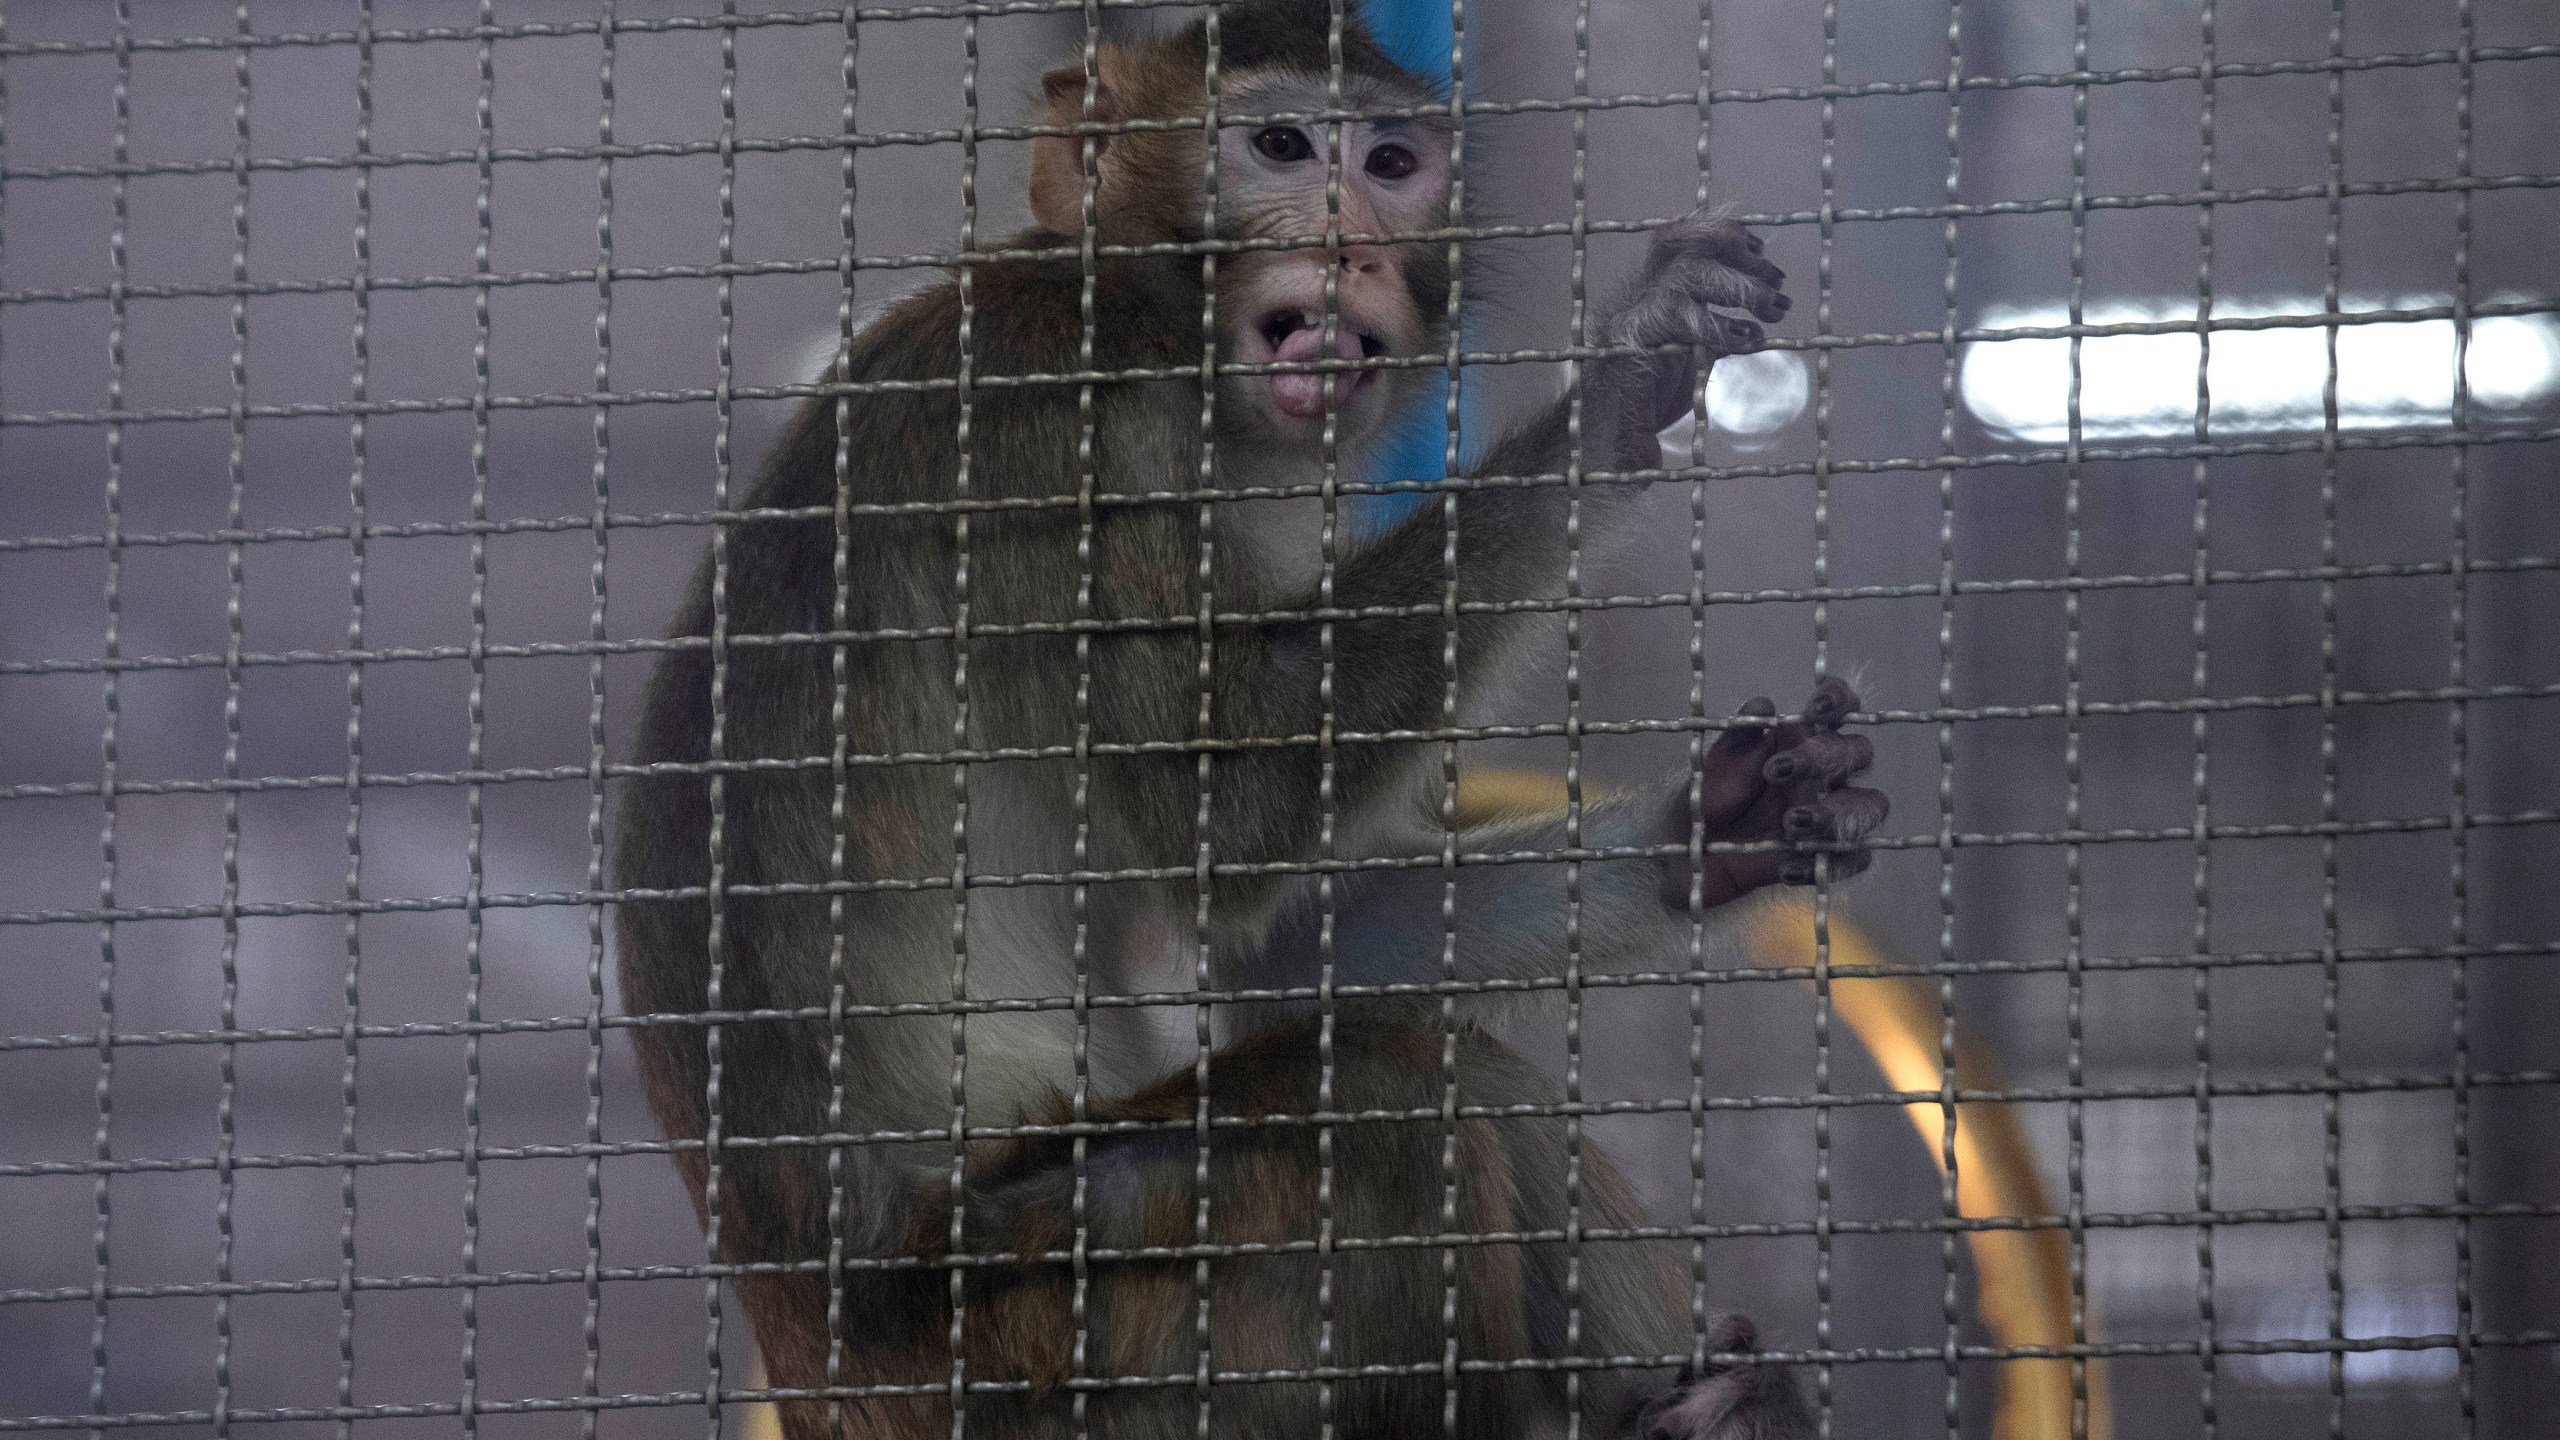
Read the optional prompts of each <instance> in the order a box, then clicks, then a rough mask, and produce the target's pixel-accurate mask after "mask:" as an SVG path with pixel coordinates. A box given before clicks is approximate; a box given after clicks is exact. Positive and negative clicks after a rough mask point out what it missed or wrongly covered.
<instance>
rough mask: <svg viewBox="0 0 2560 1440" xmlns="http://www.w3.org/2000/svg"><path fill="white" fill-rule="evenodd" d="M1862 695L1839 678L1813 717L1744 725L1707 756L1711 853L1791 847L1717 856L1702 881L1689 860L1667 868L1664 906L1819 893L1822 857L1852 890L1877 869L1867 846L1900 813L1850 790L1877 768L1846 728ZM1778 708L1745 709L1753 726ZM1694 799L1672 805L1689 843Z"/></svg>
mask: <svg viewBox="0 0 2560 1440" xmlns="http://www.w3.org/2000/svg"><path fill="white" fill-rule="evenodd" d="M1858 703H1859V702H1858V692H1856V691H1855V690H1852V689H1850V688H1849V687H1848V685H1847V684H1846V683H1844V682H1842V681H1840V680H1838V679H1836V678H1831V677H1825V678H1824V679H1823V681H1822V682H1821V683H1820V684H1818V685H1816V686H1815V687H1814V691H1813V698H1812V699H1811V700H1810V701H1808V702H1806V704H1805V707H1804V713H1803V714H1802V715H1801V716H1799V717H1797V718H1796V719H1793V720H1789V721H1786V722H1784V723H1782V724H1766V725H1763V724H1755V723H1744V724H1737V725H1735V726H1733V727H1732V728H1730V729H1728V730H1726V731H1725V732H1724V735H1723V736H1722V737H1721V738H1720V739H1718V740H1717V741H1716V743H1715V745H1714V746H1713V747H1712V748H1710V749H1709V750H1708V751H1707V757H1706V773H1705V777H1704V784H1703V785H1702V787H1701V791H1700V801H1701V803H1700V807H1699V818H1700V819H1701V820H1702V821H1703V822H1704V823H1703V825H1702V826H1700V827H1698V828H1701V829H1703V830H1704V832H1705V838H1706V839H1707V841H1709V842H1710V843H1712V842H1716V841H1724V842H1728V843H1741V842H1750V841H1783V842H1785V844H1786V847H1787V848H1785V849H1783V850H1781V849H1768V850H1746V851H1738V852H1730V853H1726V854H1722V855H1709V856H1707V857H1706V859H1705V863H1704V865H1703V866H1702V867H1700V868H1699V869H1698V870H1696V871H1693V870H1692V867H1691V866H1690V864H1689V863H1688V861H1686V860H1685V859H1673V860H1667V861H1665V862H1664V866H1663V870H1664V874H1663V880H1662V885H1663V903H1664V904H1665V905H1667V906H1669V907H1670V908H1672V909H1674V910H1686V909H1687V908H1688V906H1689V899H1690V897H1689V892H1690V886H1691V883H1692V881H1693V880H1694V881H1696V882H1697V883H1698V884H1699V886H1700V891H1699V895H1698V900H1699V903H1700V905H1701V908H1712V907H1714V906H1717V905H1722V904H1724V903H1726V902H1727V901H1730V900H1735V899H1739V898H1741V897H1742V896H1744V895H1748V894H1750V893H1751V892H1752V891H1754V890H1757V889H1759V888H1760V887H1762V886H1764V885H1779V884H1784V885H1810V884H1812V883H1813V882H1814V879H1815V875H1816V863H1815V862H1816V857H1818V856H1827V857H1828V860H1827V864H1828V869H1829V878H1831V879H1833V880H1845V879H1847V878H1849V877H1850V876H1852V875H1855V874H1857V873H1858V872H1860V871H1862V870H1864V869H1866V868H1867V865H1868V863H1869V861H1870V860H1872V859H1873V856H1871V855H1870V854H1869V853H1868V852H1867V851H1866V850H1865V849H1864V848H1862V847H1861V845H1860V843H1859V842H1861V841H1863V840H1864V839H1866V837H1867V836H1868V834H1869V833H1871V832H1872V831H1873V830H1874V829H1875V828H1876V826H1878V825H1880V824H1882V823H1883V822H1884V817H1885V815H1886V814H1887V812H1889V811H1890V810H1891V808H1892V806H1891V803H1890V802H1889V801H1887V800H1886V799H1885V797H1884V794H1883V792H1881V791H1877V790H1870V789H1867V788H1865V787H1863V786H1859V785H1854V784H1852V783H1851V782H1852V781H1854V780H1856V779H1857V778H1858V777H1859V776H1861V775H1864V774H1865V773H1866V771H1867V767H1868V766H1869V765H1871V764H1872V763H1874V761H1875V746H1874V745H1873V744H1871V743H1869V741H1868V740H1867V738H1866V737H1865V736H1863V735H1844V734H1842V733H1841V732H1840V726H1841V723H1842V722H1843V721H1845V720H1846V719H1847V718H1848V717H1849V715H1850V714H1851V713H1852V712H1853V711H1855V710H1856V709H1857V708H1858ZM1777 713H1778V707H1777V706H1776V705H1774V704H1772V703H1770V701H1769V699H1768V697H1767V696H1761V697H1758V698H1756V699H1754V700H1752V701H1751V702H1750V703H1748V704H1746V705H1744V706H1743V707H1742V710H1741V712H1740V714H1741V717H1742V718H1743V720H1745V721H1746V722H1750V721H1758V720H1760V719H1762V718H1764V717H1765V718H1768V719H1771V720H1774V719H1775V718H1776V716H1777ZM1688 807H1689V795H1688V792H1687V791H1686V790H1685V789H1684V790H1682V791H1681V792H1679V794H1678V796H1677V798H1676V799H1675V800H1674V802H1673V808H1674V814H1673V817H1672V818H1673V820H1674V822H1675V824H1676V825H1677V826H1678V827H1679V833H1680V834H1681V835H1682V836H1683V837H1684V838H1685V837H1686V836H1687V835H1688V834H1689V833H1690V829H1691V826H1690V822H1689V808H1688Z"/></svg>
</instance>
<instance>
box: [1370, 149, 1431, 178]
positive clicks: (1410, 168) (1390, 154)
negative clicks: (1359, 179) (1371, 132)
mask: <svg viewBox="0 0 2560 1440" xmlns="http://www.w3.org/2000/svg"><path fill="white" fill-rule="evenodd" d="M1421 163H1422V162H1421V161H1419V160H1416V159H1414V158H1413V152H1412V151H1410V150H1407V149H1406V148H1404V147H1403V146H1401V145H1381V146H1379V147H1378V148H1377V149H1375V150H1372V151H1370V152H1369V164H1368V167H1367V168H1368V171H1369V173H1370V174H1372V175H1375V176H1377V177H1378V178H1379V179H1381V180H1402V179H1403V178H1405V177H1406V176H1408V175H1410V174H1412V173H1413V172H1414V169H1415V167H1417V166H1419V165H1420V164H1421Z"/></svg>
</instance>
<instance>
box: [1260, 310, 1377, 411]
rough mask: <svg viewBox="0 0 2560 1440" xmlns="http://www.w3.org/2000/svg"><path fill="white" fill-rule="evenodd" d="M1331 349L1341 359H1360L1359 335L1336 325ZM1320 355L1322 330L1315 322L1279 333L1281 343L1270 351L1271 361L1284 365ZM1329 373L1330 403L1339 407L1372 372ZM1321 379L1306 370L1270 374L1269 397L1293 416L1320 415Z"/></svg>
mask: <svg viewBox="0 0 2560 1440" xmlns="http://www.w3.org/2000/svg"><path fill="white" fill-rule="evenodd" d="M1333 352H1334V354H1335V355H1337V356H1339V357H1340V358H1342V359H1344V360H1357V359H1359V358H1360V337H1359V336H1357V335H1355V334H1353V333H1351V331H1350V329H1349V328H1348V327H1345V326H1336V327H1335V330H1334V336H1333ZM1323 357H1324V331H1323V329H1322V328H1321V327H1318V326H1314V325H1302V326H1300V327H1299V328H1297V329H1295V330H1292V331H1290V332H1289V333H1288V334H1286V335H1284V336H1282V337H1280V343H1279V344H1278V345H1276V346H1274V347H1272V352H1271V359H1272V362H1273V363H1275V364H1284V365H1285V364H1297V363H1301V362H1304V361H1309V360H1318V359H1322V358H1323ZM1331 373H1332V375H1333V377H1334V380H1333V407H1334V408H1335V409H1336V410H1340V409H1341V408H1342V406H1343V404H1344V403H1345V402H1346V401H1348V400H1350V398H1351V396H1352V394H1353V392H1355V391H1357V390H1358V389H1359V388H1360V387H1361V386H1363V385H1365V384H1367V383H1368V382H1369V377H1370V375H1371V373H1372V372H1370V371H1367V370H1354V371H1341V370H1336V371H1333V372H1331ZM1324 381H1325V377H1324V376H1323V375H1320V374H1309V373H1305V372H1289V373H1284V374H1279V375H1274V376H1272V377H1271V401H1272V403H1273V404H1275V405H1278V406H1279V407H1280V413H1281V414H1283V415H1288V416H1291V417H1294V418H1296V419H1300V420H1305V419H1310V418H1312V417H1314V416H1317V415H1321V414H1323V413H1324Z"/></svg>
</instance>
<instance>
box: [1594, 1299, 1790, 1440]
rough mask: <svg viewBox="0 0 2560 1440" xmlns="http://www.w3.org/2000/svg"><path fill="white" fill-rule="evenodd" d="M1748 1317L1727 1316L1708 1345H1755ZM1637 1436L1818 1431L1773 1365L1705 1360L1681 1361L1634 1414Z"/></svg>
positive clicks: (1745, 1349) (1690, 1438)
mask: <svg viewBox="0 0 2560 1440" xmlns="http://www.w3.org/2000/svg"><path fill="white" fill-rule="evenodd" d="M1758 1342H1759V1337H1758V1335H1757V1334H1755V1333H1754V1331H1753V1330H1752V1328H1751V1322H1750V1321H1748V1320H1745V1319H1743V1318H1742V1317H1741V1316H1739V1315H1729V1316H1726V1317H1725V1319H1724V1322H1723V1323H1722V1324H1721V1325H1719V1326H1717V1328H1716V1330H1715V1333H1713V1334H1711V1335H1709V1336H1708V1337H1707V1344H1708V1347H1709V1348H1710V1349H1712V1350H1715V1351H1717V1352H1719V1353H1722V1354H1728V1355H1748V1354H1751V1353H1753V1352H1754V1351H1756V1350H1758V1349H1759V1343H1758ZM1635 1433H1636V1440H1798V1437H1803V1440H1811V1437H1812V1436H1814V1435H1815V1434H1817V1433H1819V1432H1817V1431H1816V1430H1815V1429H1814V1424H1813V1417H1812V1416H1811V1415H1810V1414H1807V1413H1806V1411H1805V1405H1804V1397H1803V1396H1802V1395H1800V1394H1798V1393H1797V1391H1796V1385H1795V1381H1794V1380H1793V1379H1791V1378H1790V1377H1789V1376H1788V1374H1787V1372H1786V1371H1785V1370H1784V1369H1781V1368H1780V1367H1778V1366H1776V1365H1761V1364H1755V1363H1752V1362H1750V1361H1735V1360H1727V1361H1724V1362H1722V1363H1718V1362H1715V1361H1709V1362H1708V1364H1707V1368H1706V1369H1705V1370H1704V1371H1700V1370H1697V1369H1695V1368H1694V1367H1684V1368H1683V1369H1682V1370H1681V1371H1680V1378H1679V1379H1678V1380H1676V1381H1674V1382H1673V1383H1672V1386H1671V1389H1670V1390H1669V1391H1668V1392H1666V1393H1665V1394H1663V1395H1662V1396H1661V1397H1660V1398H1659V1399H1657V1400H1655V1401H1654V1402H1653V1403H1652V1404H1650V1405H1647V1406H1646V1407H1645V1408H1644V1412H1643V1413H1642V1414H1641V1415H1639V1416H1637V1417H1636V1430H1635Z"/></svg>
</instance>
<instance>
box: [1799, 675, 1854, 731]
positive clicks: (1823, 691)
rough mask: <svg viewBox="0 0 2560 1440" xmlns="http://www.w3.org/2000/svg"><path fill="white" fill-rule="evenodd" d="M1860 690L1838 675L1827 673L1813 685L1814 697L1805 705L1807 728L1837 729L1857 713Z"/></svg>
mask: <svg viewBox="0 0 2560 1440" xmlns="http://www.w3.org/2000/svg"><path fill="white" fill-rule="evenodd" d="M1859 703H1860V702H1859V700H1858V692H1857V691H1855V690H1852V689H1850V688H1849V682H1848V681H1846V680H1843V679H1841V678H1840V677H1839V676H1837V675H1825V676H1823V677H1822V679H1821V680H1820V681H1818V682H1817V683H1816V684H1815V685H1814V687H1813V698H1812V699H1810V700H1807V701H1806V702H1805V705H1804V723H1805V728H1806V729H1809V730H1824V731H1836V730H1838V729H1839V728H1840V724H1841V722H1842V721H1844V720H1846V719H1848V718H1849V717H1850V716H1851V715H1853V714H1856V713H1857V710H1858V706H1859Z"/></svg>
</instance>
